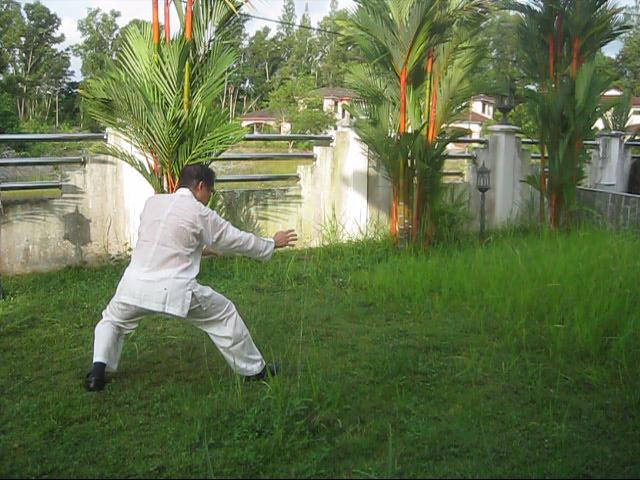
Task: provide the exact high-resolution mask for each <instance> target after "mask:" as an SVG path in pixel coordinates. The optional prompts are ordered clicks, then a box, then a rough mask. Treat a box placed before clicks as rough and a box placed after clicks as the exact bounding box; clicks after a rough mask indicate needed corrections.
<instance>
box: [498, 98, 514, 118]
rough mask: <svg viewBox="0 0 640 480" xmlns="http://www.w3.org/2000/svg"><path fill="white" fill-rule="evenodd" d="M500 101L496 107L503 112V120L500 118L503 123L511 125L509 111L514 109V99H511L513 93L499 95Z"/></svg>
mask: <svg viewBox="0 0 640 480" xmlns="http://www.w3.org/2000/svg"><path fill="white" fill-rule="evenodd" d="M497 97H498V102H497V105H496V108H497V109H498V110H500V113H502V120H500V124H501V125H510V123H509V112H510V111H511V110H513V101H512V99H511V95H502V94H501V95H498V96H497Z"/></svg>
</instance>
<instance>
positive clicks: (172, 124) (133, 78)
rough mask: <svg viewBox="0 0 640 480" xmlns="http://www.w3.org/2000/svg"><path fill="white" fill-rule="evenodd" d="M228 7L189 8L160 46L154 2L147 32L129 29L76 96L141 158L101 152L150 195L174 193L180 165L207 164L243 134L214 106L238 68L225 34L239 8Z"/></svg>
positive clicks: (215, 0)
mask: <svg viewBox="0 0 640 480" xmlns="http://www.w3.org/2000/svg"><path fill="white" fill-rule="evenodd" d="M228 1H230V0H203V1H201V2H198V3H197V4H195V5H194V3H193V1H192V0H189V1H188V2H187V10H186V13H184V14H183V15H182V16H181V19H182V20H181V30H180V32H179V34H178V35H177V36H175V37H173V38H171V39H170V41H169V42H166V35H167V31H166V30H165V43H164V44H161V43H160V33H159V27H158V25H157V22H158V15H157V0H154V2H153V6H154V16H153V17H154V22H153V24H152V26H151V27H149V26H141V27H132V28H131V29H130V30H129V31H128V32H127V35H126V37H125V39H124V42H123V45H122V49H121V51H120V53H119V55H118V57H117V59H116V61H115V62H114V63H113V65H111V67H110V69H109V70H108V72H107V74H105V75H104V76H103V77H101V78H96V79H93V80H90V81H89V82H87V85H86V86H85V88H84V90H83V91H82V95H83V97H84V98H85V99H86V101H87V106H88V111H89V113H90V114H91V115H92V116H93V117H94V118H95V119H96V120H97V121H99V122H100V123H102V124H103V125H105V126H106V127H109V128H111V129H113V131H114V132H116V133H118V134H120V135H122V136H123V137H125V138H126V139H127V140H128V141H129V142H130V143H131V144H132V145H133V147H134V148H135V149H137V150H138V151H139V152H141V153H142V154H143V156H144V158H140V157H139V156H135V155H132V154H131V153H130V152H129V151H127V150H125V149H123V148H121V147H119V146H116V145H103V146H101V147H100V148H99V152H100V153H104V154H107V155H111V156H113V157H115V158H118V159H120V160H123V161H125V162H127V163H128V164H129V165H131V166H132V167H133V168H135V169H136V170H137V171H138V172H140V173H141V174H142V175H143V177H144V178H145V179H146V180H147V181H148V182H149V183H150V184H151V185H152V186H153V188H154V190H155V191H156V192H164V191H169V192H172V191H174V190H175V189H176V187H177V180H178V176H179V173H180V171H181V170H182V168H183V167H184V166H185V165H188V164H192V163H210V162H211V161H213V159H214V158H215V157H217V156H219V155H220V154H221V153H222V152H223V151H224V150H226V149H227V148H229V147H230V146H232V145H234V144H236V143H237V142H238V141H240V140H241V139H242V136H243V134H244V130H243V129H242V128H241V127H240V126H239V125H238V124H236V123H229V121H228V117H227V115H226V113H225V112H223V111H222V109H221V108H220V107H219V105H218V98H219V95H220V93H221V92H222V90H223V88H224V79H225V75H226V73H227V71H228V70H229V69H230V68H231V67H232V65H233V64H234V62H235V60H236V52H234V51H233V50H232V49H231V48H230V47H228V42H225V32H226V31H228V29H229V28H230V26H231V25H232V24H233V22H235V21H237V15H236V14H235V11H236V10H237V9H238V8H239V7H240V6H241V2H239V1H236V2H234V3H233V8H232V7H231V6H230V5H229V4H228ZM178 4H180V2H179V1H178V2H176V5H178Z"/></svg>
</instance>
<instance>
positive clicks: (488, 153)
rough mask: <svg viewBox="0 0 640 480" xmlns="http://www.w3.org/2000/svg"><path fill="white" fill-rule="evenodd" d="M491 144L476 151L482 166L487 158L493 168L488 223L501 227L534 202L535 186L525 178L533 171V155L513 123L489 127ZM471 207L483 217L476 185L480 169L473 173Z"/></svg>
mask: <svg viewBox="0 0 640 480" xmlns="http://www.w3.org/2000/svg"><path fill="white" fill-rule="evenodd" d="M489 131H490V132H491V135H490V136H489V144H488V147H487V148H483V149H478V150H477V151H476V155H477V162H478V167H479V166H480V165H482V163H483V162H484V164H485V166H486V167H487V168H489V169H490V170H491V190H489V191H488V192H487V193H486V194H485V199H486V200H485V201H486V219H487V226H489V227H499V226H502V225H505V224H508V223H516V222H517V221H518V220H519V216H520V214H521V213H522V212H523V210H524V209H525V208H526V206H527V205H528V204H529V203H530V202H531V187H530V186H528V185H527V184H525V183H524V182H523V181H522V180H524V179H525V177H526V176H527V175H529V174H530V173H531V157H530V155H529V154H528V152H526V151H524V150H523V149H522V148H521V145H520V139H519V138H518V137H517V136H516V134H517V133H518V132H520V129H519V128H518V127H516V126H513V125H494V126H492V127H489ZM469 181H470V186H469V187H470V189H471V209H472V212H473V213H474V214H476V215H477V216H478V218H479V208H480V193H479V192H478V191H477V189H476V169H475V168H474V169H472V171H471V172H470V175H469Z"/></svg>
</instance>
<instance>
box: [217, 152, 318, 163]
mask: <svg viewBox="0 0 640 480" xmlns="http://www.w3.org/2000/svg"><path fill="white" fill-rule="evenodd" d="M300 158H307V159H314V158H315V155H314V153H313V152H299V153H295V152H292V153H279V152H275V153H233V152H231V153H223V154H222V155H220V156H219V157H217V158H216V159H215V161H216V162H237V161H241V162H257V161H264V160H297V159H300Z"/></svg>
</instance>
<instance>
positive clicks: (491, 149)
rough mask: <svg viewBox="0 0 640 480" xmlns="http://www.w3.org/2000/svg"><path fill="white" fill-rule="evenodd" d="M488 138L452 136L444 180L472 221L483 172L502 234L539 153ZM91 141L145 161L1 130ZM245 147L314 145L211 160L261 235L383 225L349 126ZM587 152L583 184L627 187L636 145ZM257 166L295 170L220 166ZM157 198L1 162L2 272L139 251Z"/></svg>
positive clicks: (95, 166) (75, 159)
mask: <svg viewBox="0 0 640 480" xmlns="http://www.w3.org/2000/svg"><path fill="white" fill-rule="evenodd" d="M489 131H490V135H489V137H488V138H481V139H472V138H463V139H458V140H456V146H457V147H461V148H458V150H464V151H456V150H452V151H451V152H450V153H449V160H450V161H458V162H460V163H461V164H462V167H461V168H458V169H456V170H453V169H445V171H444V172H443V173H444V177H445V179H446V180H447V181H452V182H455V183H458V184H460V188H461V189H462V191H466V194H467V197H468V203H469V209H470V210H471V212H472V213H474V214H475V213H477V212H479V193H478V192H477V190H476V189H475V188H474V185H475V181H476V178H475V172H476V168H475V167H476V165H480V164H482V163H484V164H485V165H486V166H487V167H489V168H490V170H491V172H492V173H491V176H492V188H491V190H489V192H488V193H487V194H486V218H487V224H488V226H489V227H497V226H501V225H504V224H506V223H515V222H518V221H521V220H522V219H523V217H525V216H527V215H531V213H532V208H533V209H535V207H536V204H537V192H534V191H533V190H532V188H531V187H530V186H529V185H527V184H526V183H524V182H523V181H522V180H523V179H524V178H526V177H527V176H528V175H530V174H532V173H535V172H534V167H535V166H534V165H533V163H535V160H536V154H535V153H533V154H532V153H531V152H530V151H528V150H527V149H526V148H524V147H526V146H530V145H535V144H536V141H535V140H531V139H521V138H520V137H519V131H518V129H517V128H515V127H513V126H509V125H496V126H493V127H490V129H489ZM87 140H88V141H108V142H111V143H114V144H118V145H120V146H121V147H123V148H127V149H129V150H130V153H132V154H134V155H139V154H140V153H139V152H136V151H135V149H134V148H133V147H132V146H131V145H130V144H129V143H128V142H127V141H126V139H123V138H120V137H118V136H116V135H113V134H109V135H105V134H66V135H0V143H3V142H4V143H6V142H16V141H20V142H27V141H29V142H51V141H63V142H69V141H71V142H76V141H87ZM245 141H247V142H252V141H261V142H267V143H268V144H271V143H270V142H288V144H291V142H300V141H305V142H311V143H312V144H313V149H312V151H302V152H292V151H286V152H275V151H274V152H228V153H225V154H224V155H222V156H221V157H220V158H218V159H215V162H214V165H216V170H218V172H219V173H221V174H220V175H219V176H218V180H217V181H218V183H219V184H220V188H221V189H223V190H234V191H235V192H236V193H235V194H234V200H235V202H234V203H235V205H236V206H235V207H233V208H234V209H235V210H234V211H233V212H229V214H231V215H232V214H233V213H234V212H235V213H238V211H240V210H242V212H240V213H243V214H246V215H247V216H248V218H250V219H252V221H253V222H254V224H255V225H254V226H255V227H257V228H259V229H260V230H261V231H262V233H263V234H265V235H270V234H272V233H273V232H275V231H276V230H281V229H285V228H295V229H296V230H297V231H298V233H299V236H300V239H301V242H300V243H301V245H303V246H306V245H309V246H311V245H318V244H320V243H322V241H323V236H324V234H325V233H327V232H326V229H325V228H324V227H325V226H326V225H327V224H329V225H331V228H332V229H333V230H334V231H333V232H332V234H333V235H334V236H335V235H336V234H339V235H340V236H342V237H343V238H356V237H358V236H360V235H362V234H364V233H367V232H369V231H371V229H372V228H376V226H378V228H380V227H381V228H384V229H386V227H387V225H388V218H389V212H390V206H391V186H390V183H389V181H388V180H387V179H386V178H385V177H384V176H383V175H381V173H380V172H381V168H380V165H376V164H375V163H374V162H373V161H372V159H371V158H370V157H369V155H368V152H367V150H366V148H365V147H364V146H363V145H362V144H361V142H360V141H359V139H358V138H357V136H356V135H355V133H354V132H353V131H352V130H350V129H348V128H346V129H342V130H338V131H336V132H335V135H334V136H332V137H331V136H322V135H321V136H318V135H247V136H246V137H245ZM585 146H586V147H587V148H588V149H590V150H591V152H592V161H591V163H590V166H589V169H588V171H587V173H588V178H587V182H586V184H585V187H587V188H589V189H591V190H596V191H597V190H609V191H610V192H616V191H618V192H623V191H624V188H626V185H627V183H628V176H629V166H630V164H631V162H632V161H633V160H634V158H635V156H634V154H633V152H632V149H633V148H637V147H640V142H626V143H625V141H624V137H622V136H621V135H618V134H615V135H612V134H604V135H602V136H600V137H599V138H598V140H597V141H593V142H585ZM264 162H268V163H266V165H271V167H273V166H274V165H281V164H287V162H295V169H294V170H290V171H280V172H279V173H273V172H255V171H250V172H247V171H241V172H239V173H238V172H235V173H231V170H229V168H227V165H229V164H232V165H235V166H238V165H244V166H245V167H246V166H247V165H249V167H246V168H245V170H246V169H247V168H248V169H249V170H251V169H253V166H254V165H265V163H264ZM281 162H283V163H281ZM46 168H53V169H55V170H54V171H53V173H52V172H51V171H49V173H50V174H51V175H53V177H55V178H38V179H37V180H34V179H30V180H24V179H19V178H13V179H12V178H10V176H9V175H7V172H12V171H17V170H19V169H23V170H24V171H36V170H37V169H46ZM625 175H626V177H625ZM460 188H459V189H458V192H459V191H460ZM584 192H586V190H585V191H584ZM584 192H583V193H582V194H580V195H579V199H580V201H581V202H583V203H585V204H586V205H587V206H588V207H589V208H591V209H592V210H600V211H602V212H604V213H605V214H606V212H614V213H612V215H613V216H614V217H615V218H618V217H620V215H621V214H620V212H621V211H622V212H628V215H627V220H624V221H622V220H620V221H619V222H618V221H617V220H616V221H615V222H613V223H615V224H625V225H626V224H629V225H632V224H633V223H634V221H635V220H634V218H637V215H638V214H637V208H636V207H635V206H637V202H636V201H635V200H633V199H631V200H629V201H628V202H629V203H624V202H623V203H621V204H620V207H619V208H618V207H615V208H614V207H610V206H607V207H606V208H605V209H604V210H603V209H602V208H600V206H601V205H603V203H602V202H604V200H600V199H599V198H601V195H599V194H597V193H591V194H592V195H596V197H594V198H596V200H593V202H595V203H593V202H592V204H590V203H589V202H591V200H590V198H591V197H588V195H587V193H584ZM152 194H153V191H152V189H151V187H150V186H149V185H148V184H147V183H146V182H145V181H144V179H143V178H142V176H141V175H139V174H138V173H137V172H135V171H134V170H133V169H132V168H131V167H129V166H128V165H126V164H125V163H123V162H121V161H116V160H114V159H112V158H109V157H96V156H92V155H87V154H83V155H80V156H77V155H76V156H69V157H43V158H18V157H13V158H4V159H0V202H3V203H4V210H3V212H2V216H1V217H0V252H1V255H0V272H2V273H10V274H12V273H21V272H28V271H40V270H50V269H55V268H58V267H61V266H65V265H73V264H79V263H83V262H93V261H98V260H103V259H104V258H105V257H110V256H118V255H125V254H127V253H128V252H129V251H130V249H131V247H132V246H133V245H135V242H136V240H137V232H138V226H139V217H140V213H141V211H142V208H143V206H144V203H145V201H146V199H147V198H148V197H149V196H151V195H152ZM20 196H22V197H20ZM34 196H35V197H40V198H33V197H34ZM25 197H26V198H25ZM603 198H604V197H603ZM607 198H608V200H607V201H606V203H607V205H618V203H616V202H618V200H614V199H613V198H614V197H612V196H609V197H607ZM616 198H617V197H616ZM238 205H239V206H240V207H238ZM596 207H597V208H596ZM634 208H636V210H633V209H634ZM612 209H613V210H612ZM633 212H636V213H633ZM634 215H635V217H634ZM533 216H534V217H535V214H534V215H533ZM476 217H477V215H476ZM620 218H622V217H620ZM474 226H477V219H476V223H475V224H474Z"/></svg>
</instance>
